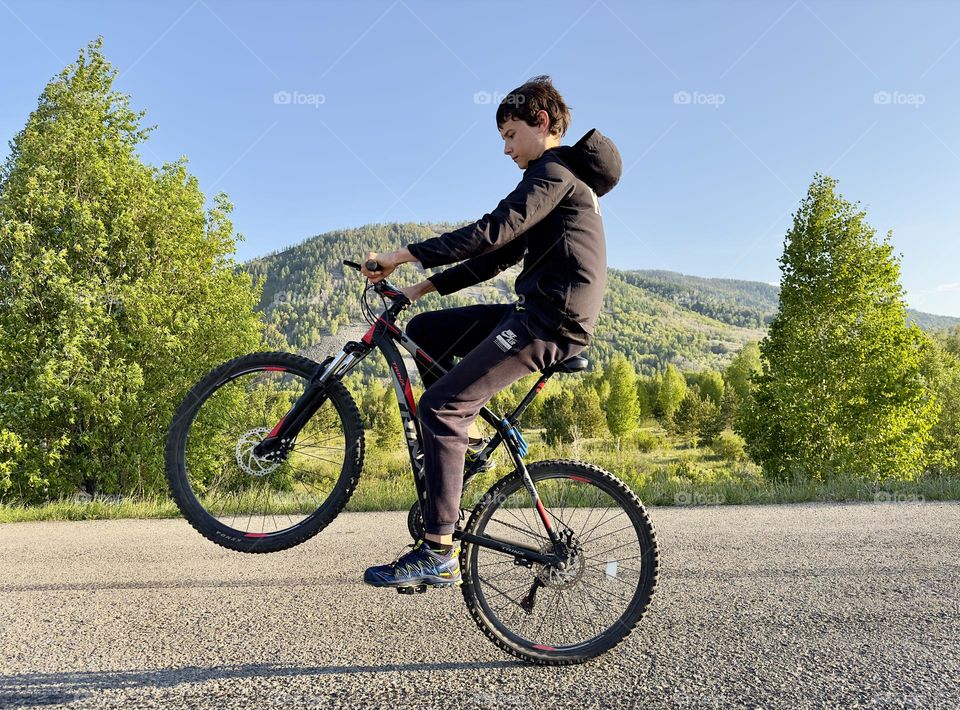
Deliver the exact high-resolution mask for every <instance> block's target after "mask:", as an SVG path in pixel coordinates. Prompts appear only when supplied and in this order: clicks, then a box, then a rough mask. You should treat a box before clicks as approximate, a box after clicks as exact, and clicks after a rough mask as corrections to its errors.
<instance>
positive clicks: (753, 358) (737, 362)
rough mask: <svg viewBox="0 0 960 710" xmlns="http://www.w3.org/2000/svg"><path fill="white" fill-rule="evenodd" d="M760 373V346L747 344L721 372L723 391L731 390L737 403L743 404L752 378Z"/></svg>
mask: <svg viewBox="0 0 960 710" xmlns="http://www.w3.org/2000/svg"><path fill="white" fill-rule="evenodd" d="M760 372H761V367H760V344H759V343H757V342H749V343H747V344H746V345H744V346H743V347H742V348H741V349H740V352H738V353H737V354H736V355H735V356H734V358H733V360H731V361H730V364H729V365H727V367H726V369H725V370H724V371H723V381H724V384H725V389H730V390H733V393H734V394H735V395H736V397H737V401H738V402H744V401H746V400H747V398H748V397H749V396H750V387H751V382H752V379H753V377H754V376H755V375H758V374H760Z"/></svg>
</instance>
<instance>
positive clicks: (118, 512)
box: [0, 424, 960, 523]
mask: <svg viewBox="0 0 960 710" xmlns="http://www.w3.org/2000/svg"><path fill="white" fill-rule="evenodd" d="M524 435H525V436H526V438H527V440H528V441H529V442H530V451H529V453H528V455H527V457H526V460H527V461H528V462H533V461H538V460H542V459H548V458H573V459H580V460H584V461H589V462H591V463H594V464H596V465H598V466H600V467H601V468H605V469H607V470H608V471H611V472H612V473H614V474H615V475H616V476H618V477H619V478H621V479H623V480H624V481H625V482H626V483H627V484H628V485H629V486H630V487H631V488H632V489H633V490H634V491H635V492H636V493H637V495H638V496H639V497H640V499H641V500H643V501H644V503H646V504H647V505H678V506H682V505H742V504H771V503H805V502H812V501H823V502H844V501H868V502H875V503H888V502H889V503H893V502H916V501H934V500H960V479H955V478H921V479H918V480H916V481H891V482H886V483H883V484H875V483H870V482H866V481H861V480H855V479H839V480H833V481H830V482H828V483H817V482H809V481H806V482H798V483H781V482H773V481H769V480H767V479H765V478H764V477H763V476H762V475H761V472H760V470H759V468H758V467H757V466H755V465H754V464H752V463H750V462H749V461H744V460H731V459H730V458H724V457H721V456H719V455H717V454H715V453H714V452H713V451H711V450H710V449H703V448H696V447H694V446H692V445H691V444H690V442H688V441H683V440H679V439H677V438H675V437H671V436H669V435H667V434H666V432H664V431H663V430H662V429H660V428H659V427H658V426H656V425H653V424H651V425H649V426H647V427H645V428H643V429H641V431H640V433H639V434H637V435H636V437H634V438H633V439H632V440H631V441H628V442H623V445H622V446H620V447H618V446H617V445H616V443H615V442H613V441H610V440H609V439H595V440H587V441H583V442H580V443H578V444H561V445H559V446H553V447H550V446H547V445H546V443H545V442H544V441H543V438H542V432H539V431H536V430H528V431H525V432H524ZM637 437H638V438H639V444H638V439H637ZM372 440H373V437H372V434H370V433H368V442H369V441H372ZM367 452H368V453H367V457H366V461H365V463H364V473H363V475H362V476H361V478H360V483H359V485H358V487H357V490H356V491H355V492H354V494H353V496H352V498H351V499H350V501H349V503H348V504H347V508H346V509H347V510H349V511H381V510H407V509H408V508H409V507H410V506H411V505H412V504H413V502H414V500H415V499H416V494H415V490H414V485H413V480H412V473H411V471H410V465H409V461H408V459H407V454H406V451H405V450H404V449H403V448H402V444H399V443H397V446H376V447H374V446H368V448H367ZM495 457H496V458H497V461H498V466H497V468H496V469H494V470H493V471H490V472H488V473H485V474H482V475H480V476H478V477H477V478H476V479H475V480H474V481H473V482H472V483H471V484H470V487H469V488H468V491H467V496H466V498H465V506H469V505H472V503H473V501H475V500H476V498H477V497H479V495H481V494H482V493H483V492H484V491H486V490H487V488H489V487H490V486H491V485H492V484H493V483H494V482H495V481H496V480H497V479H498V478H499V477H501V476H503V475H505V474H506V473H507V465H506V464H507V457H506V453H505V451H504V450H503V449H499V450H498V451H497V452H496V454H495ZM735 458H736V456H734V459H735ZM178 517H180V512H179V510H177V507H176V505H175V504H174V503H173V501H172V500H170V499H169V498H167V497H165V496H163V497H155V498H129V497H128V498H119V497H116V498H103V499H94V500H91V501H79V500H72V499H62V500H56V501H51V502H49V503H46V504H44V505H39V506H19V505H0V523H14V522H26V521H43V520H102V519H114V518H178Z"/></svg>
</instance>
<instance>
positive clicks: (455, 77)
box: [0, 0, 960, 316]
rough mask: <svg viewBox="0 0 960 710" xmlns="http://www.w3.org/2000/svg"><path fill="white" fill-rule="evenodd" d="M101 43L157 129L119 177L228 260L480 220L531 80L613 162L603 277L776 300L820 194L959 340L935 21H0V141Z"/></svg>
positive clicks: (178, 14)
mask: <svg viewBox="0 0 960 710" xmlns="http://www.w3.org/2000/svg"><path fill="white" fill-rule="evenodd" d="M101 34H102V35H103V37H104V51H105V53H106V55H107V57H108V58H109V59H110V60H111V61H112V62H113V63H114V64H115V66H116V67H117V68H118V69H119V71H120V77H119V79H118V84H117V88H119V89H120V90H122V91H125V92H127V93H129V94H131V95H132V97H133V103H134V106H135V107H137V108H142V109H145V110H146V111H147V118H146V123H148V124H156V125H157V126H158V127H157V130H156V131H155V132H154V133H153V135H152V138H151V139H150V141H149V142H148V144H147V146H146V147H145V148H144V150H143V151H142V153H143V157H144V159H145V160H147V161H148V162H152V163H157V164H159V163H161V162H164V161H168V160H173V159H176V158H177V157H179V156H181V155H184V156H187V157H188V159H189V166H190V170H191V171H192V172H193V173H194V174H196V175H197V176H198V178H199V180H200V184H201V186H202V188H203V189H204V191H205V192H206V193H207V194H208V196H209V195H212V194H213V193H215V192H217V191H220V190H223V191H226V192H227V193H228V194H229V195H230V198H231V199H232V200H233V202H234V203H235V205H236V211H235V213H234V222H235V225H236V228H237V230H238V231H240V232H241V233H242V234H243V235H244V237H245V241H243V242H241V243H240V244H239V247H238V254H237V256H238V258H239V259H241V260H245V259H248V258H251V257H254V256H257V255H260V254H263V253H266V252H268V251H273V250H276V249H280V248H283V247H284V246H287V245H290V244H294V243H297V242H300V241H303V240H304V239H306V238H308V237H310V236H312V235H314V234H318V233H321V232H325V231H328V230H332V229H337V228H343V227H354V226H359V225H362V224H367V223H372V222H389V221H403V222H405V221H414V222H418V221H424V222H426V221H436V220H450V221H455V220H462V219H478V218H480V217H481V216H482V215H483V214H484V213H486V212H488V211H490V210H491V209H492V208H493V207H494V206H496V204H497V202H498V201H499V200H500V199H501V198H502V197H503V196H504V195H506V194H507V193H508V192H509V191H510V190H511V189H512V188H513V187H514V186H515V185H516V183H517V182H518V181H519V180H520V177H521V172H520V170H519V169H518V168H517V167H516V166H515V165H514V164H513V163H512V162H511V161H510V160H509V159H508V158H506V157H505V156H504V155H503V154H502V150H503V144H502V141H501V140H500V138H499V135H498V133H497V130H496V124H495V120H494V112H495V106H496V102H497V101H498V100H499V97H500V96H502V95H503V94H505V93H506V92H508V91H509V90H510V89H512V88H514V87H516V86H517V85H519V84H520V83H522V82H523V81H524V80H525V79H527V78H529V77H531V76H534V75H536V74H550V75H551V76H552V77H553V79H554V82H555V84H556V85H557V87H558V88H559V89H560V91H561V92H562V93H563V94H564V96H565V98H566V100H567V102H568V103H569V104H570V105H571V107H572V113H573V123H572V126H571V128H570V130H569V132H568V133H567V136H566V138H565V140H564V142H566V143H573V142H575V141H576V140H577V138H579V137H580V136H581V135H583V134H584V133H585V132H586V131H588V130H589V129H590V128H594V127H596V128H598V129H599V130H600V131H601V132H603V133H605V134H606V135H608V136H610V137H611V138H612V139H613V140H614V141H615V142H616V144H617V146H618V147H619V149H620V152H621V154H622V156H623V159H624V166H625V172H624V176H623V178H622V181H621V183H620V184H619V185H618V186H617V187H616V188H615V189H614V191H613V192H611V193H610V194H609V195H608V196H606V197H604V198H603V200H602V207H603V211H604V222H605V227H606V232H607V242H608V261H609V264H610V266H613V267H618V268H646V269H670V270H674V271H680V272H683V273H688V274H697V275H702V276H718V277H729V278H743V279H756V280H761V281H771V282H776V281H777V280H778V279H779V269H778V264H777V258H778V257H779V256H780V254H781V251H782V247H783V236H784V234H785V233H786V231H787V229H788V228H789V225H790V219H791V217H790V215H791V213H792V212H793V211H794V210H795V209H796V206H797V204H798V202H799V201H800V199H801V198H802V196H803V194H804V193H805V191H806V188H807V186H808V184H809V183H810V180H811V178H812V177H813V174H814V173H815V172H817V171H820V172H825V173H827V174H829V175H832V176H834V177H836V178H837V179H838V180H839V189H840V191H841V192H842V193H843V195H844V196H845V197H846V198H847V199H849V200H851V201H860V203H861V205H862V206H863V207H864V208H865V209H866V210H867V213H868V217H869V221H870V223H871V224H872V225H873V226H874V227H875V228H876V229H877V231H878V234H880V235H883V234H886V232H887V231H888V230H892V231H893V244H894V247H895V251H896V252H897V253H898V254H900V255H902V276H903V284H904V286H905V288H906V289H907V294H908V295H907V301H908V303H909V304H910V305H911V306H914V307H916V308H919V309H921V310H925V311H930V312H933V313H941V314H947V315H954V316H960V269H958V264H960V230H958V227H960V200H958V199H957V196H958V194H960V121H958V120H957V119H958V117H960V84H958V82H957V81H956V77H957V76H958V74H960V71H958V70H960V5H958V4H956V3H947V2H938V3H924V2H902V3H887V2H829V3H825V2H814V1H813V0H797V1H795V2H774V1H764V2H736V3H722V2H715V3H692V2H690V3H687V2H672V3H641V2H619V1H617V0H597V1H596V2H591V1H590V0H588V1H586V2H556V1H555V2H551V3H517V2H463V3H450V2H418V1H417V0H396V1H394V0H387V1H386V2H363V3H347V2H342V3H306V2H304V3H293V2H286V3H282V2H273V3H252V2H250V3H243V2H218V1H215V0H196V1H194V0H187V1H183V0H175V1H174V0H171V1H170V2H166V3H147V2H99V3H94V2H62V3H49V2H23V1H20V0H0V86H2V94H0V96H2V104H0V105H2V112H0V135H2V137H3V139H4V141H6V140H9V139H10V138H11V137H12V136H13V135H14V134H15V133H16V132H17V131H18V130H20V128H22V126H23V124H24V122H25V121H26V119H27V116H28V115H29V112H30V111H31V110H32V109H33V108H34V107H35V105H36V100H37V96H38V95H39V93H40V92H41V90H42V88H43V86H44V84H45V83H46V82H47V81H48V80H49V79H50V78H51V77H52V76H53V75H54V74H56V73H57V72H58V71H59V70H60V69H61V68H62V67H63V66H64V65H66V64H68V63H70V62H71V61H73V59H74V58H75V57H76V54H77V52H78V50H79V49H80V48H81V47H83V46H84V45H85V44H86V43H87V42H88V41H89V40H91V39H93V38H95V37H96V36H97V35H101ZM950 77H954V79H953V80H951V79H950ZM285 99H289V101H285ZM3 152H4V153H5V152H6V149H4V151H3ZM363 247H364V245H360V244H358V245H357V250H358V256H359V255H360V251H361V250H362V249H363Z"/></svg>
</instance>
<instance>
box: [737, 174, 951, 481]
mask: <svg viewBox="0 0 960 710" xmlns="http://www.w3.org/2000/svg"><path fill="white" fill-rule="evenodd" d="M835 187H836V182H835V181H834V180H833V179H832V178H829V177H826V176H821V175H817V176H816V177H815V178H814V180H813V183H812V184H811V185H810V188H809V190H808V192H807V195H806V198H805V199H804V200H803V202H802V203H801V205H800V208H799V209H798V210H797V212H796V214H795V215H794V221H793V227H792V228H791V230H790V231H789V232H788V233H787V236H786V244H785V248H784V253H783V256H782V257H781V258H780V264H781V269H782V274H783V275H782V278H781V290H780V309H779V312H778V313H777V316H776V317H775V318H774V320H773V322H772V324H771V326H770V332H769V335H768V336H767V337H766V338H765V339H764V340H763V342H762V343H761V344H760V351H761V356H762V367H763V371H762V373H761V374H760V375H758V376H757V377H756V387H755V388H754V390H753V394H752V398H751V401H750V403H749V405H748V408H747V412H746V413H745V416H744V418H743V421H742V422H741V425H740V429H741V432H740V433H742V435H743V436H744V438H745V439H746V440H747V445H748V451H749V453H750V456H751V458H753V459H754V460H755V461H756V462H757V463H759V464H760V465H761V466H762V467H763V469H764V472H765V473H766V474H767V475H768V476H771V477H773V478H789V477H794V476H797V477H802V478H808V479H817V480H826V479H830V478H832V477H835V476H838V475H852V476H858V477H862V478H865V479H870V480H881V479H888V478H902V479H910V478H913V477H915V476H916V475H918V474H919V473H920V472H921V471H922V469H923V465H924V450H925V447H926V446H927V443H928V441H929V438H930V429H931V427H932V426H933V424H934V422H935V421H936V418H937V403H936V400H935V398H934V397H931V396H930V394H929V392H928V390H927V388H926V387H925V383H924V381H923V378H922V376H921V370H920V365H921V361H922V359H923V357H924V355H925V353H926V351H927V348H928V341H927V338H926V336H925V335H924V334H923V333H922V331H920V329H919V328H918V327H917V326H916V325H913V324H910V325H907V324H906V319H905V305H904V302H903V291H902V288H901V286H900V269H899V261H898V259H897V258H896V257H895V256H894V255H893V247H892V246H891V244H890V242H889V240H890V234H888V235H887V237H886V238H885V239H884V240H883V241H882V242H878V241H877V240H876V239H875V231H874V230H873V229H872V228H871V227H870V226H869V225H868V224H867V223H866V221H865V217H866V215H865V213H864V212H863V211H861V210H859V209H858V208H857V207H856V206H855V205H852V204H850V203H849V202H847V201H845V200H844V199H843V198H842V197H841V196H840V195H838V194H837V193H836V191H835Z"/></svg>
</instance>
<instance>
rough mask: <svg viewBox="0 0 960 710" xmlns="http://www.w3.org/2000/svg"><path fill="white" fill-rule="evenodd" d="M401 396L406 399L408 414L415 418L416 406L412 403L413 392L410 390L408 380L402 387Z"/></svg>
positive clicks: (408, 379)
mask: <svg viewBox="0 0 960 710" xmlns="http://www.w3.org/2000/svg"><path fill="white" fill-rule="evenodd" d="M403 394H404V395H406V397H407V406H409V407H410V413H411V414H413V415H414V416H416V414H417V405H416V403H414V401H413V390H412V389H411V388H410V378H409V377H408V378H407V381H406V383H404V385H403Z"/></svg>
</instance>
